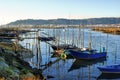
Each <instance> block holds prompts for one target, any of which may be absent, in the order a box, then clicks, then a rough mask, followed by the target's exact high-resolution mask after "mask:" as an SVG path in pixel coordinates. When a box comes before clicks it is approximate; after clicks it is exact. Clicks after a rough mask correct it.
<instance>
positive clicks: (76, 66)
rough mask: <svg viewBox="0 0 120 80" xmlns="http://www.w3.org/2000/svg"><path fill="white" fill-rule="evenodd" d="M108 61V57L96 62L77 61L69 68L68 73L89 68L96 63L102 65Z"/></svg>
mask: <svg viewBox="0 0 120 80" xmlns="http://www.w3.org/2000/svg"><path fill="white" fill-rule="evenodd" d="M104 61H106V57H105V58H100V59H95V60H81V59H76V60H75V61H74V62H73V64H72V66H71V67H70V68H69V70H68V72H70V71H72V70H76V69H79V68H82V67H87V66H88V65H93V64H96V63H102V62H104Z"/></svg>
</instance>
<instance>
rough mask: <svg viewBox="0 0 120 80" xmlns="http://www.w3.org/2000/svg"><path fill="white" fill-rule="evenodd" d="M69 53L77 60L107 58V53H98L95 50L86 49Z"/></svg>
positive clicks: (71, 50) (73, 50)
mask: <svg viewBox="0 0 120 80" xmlns="http://www.w3.org/2000/svg"><path fill="white" fill-rule="evenodd" d="M68 51H69V52H70V53H69V55H72V56H73V57H74V58H77V59H86V60H90V59H98V58H103V57H106V56H107V52H105V51H103V52H98V51H97V50H95V49H88V48H82V49H69V50H68Z"/></svg>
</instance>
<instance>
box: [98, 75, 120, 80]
mask: <svg viewBox="0 0 120 80" xmlns="http://www.w3.org/2000/svg"><path fill="white" fill-rule="evenodd" d="M102 79H112V80H114V79H119V80H120V74H114V73H110V74H109V73H101V74H100V75H99V76H98V77H97V80H102Z"/></svg>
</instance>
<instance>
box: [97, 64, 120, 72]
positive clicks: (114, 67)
mask: <svg viewBox="0 0 120 80" xmlns="http://www.w3.org/2000/svg"><path fill="white" fill-rule="evenodd" d="M97 68H98V69H99V70H100V71H101V72H102V73H119V74H120V64H114V65H109V66H99V67H97Z"/></svg>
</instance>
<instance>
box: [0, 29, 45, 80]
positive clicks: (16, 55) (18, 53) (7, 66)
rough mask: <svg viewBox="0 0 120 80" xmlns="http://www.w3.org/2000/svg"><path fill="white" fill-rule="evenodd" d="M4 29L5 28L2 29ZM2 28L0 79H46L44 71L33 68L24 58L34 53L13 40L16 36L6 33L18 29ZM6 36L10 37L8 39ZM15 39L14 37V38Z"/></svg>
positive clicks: (0, 39)
mask: <svg viewBox="0 0 120 80" xmlns="http://www.w3.org/2000/svg"><path fill="white" fill-rule="evenodd" d="M2 30H3V29H2ZM2 30H1V33H3V34H2V38H0V80H45V78H44V76H43V75H42V71H41V70H40V69H37V68H32V67H31V66H30V65H29V63H28V62H26V61H24V60H23V58H26V57H33V56H34V55H33V53H32V52H31V51H30V50H28V49H25V48H23V47H22V46H21V45H19V44H17V43H15V42H12V41H11V39H12V38H13V37H16V35H15V36H10V35H9V34H5V35H4V33H12V32H13V33H14V32H16V30H8V29H7V31H9V32H6V29H4V31H2ZM4 37H10V39H6V38H4ZM13 39H14V38H13Z"/></svg>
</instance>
